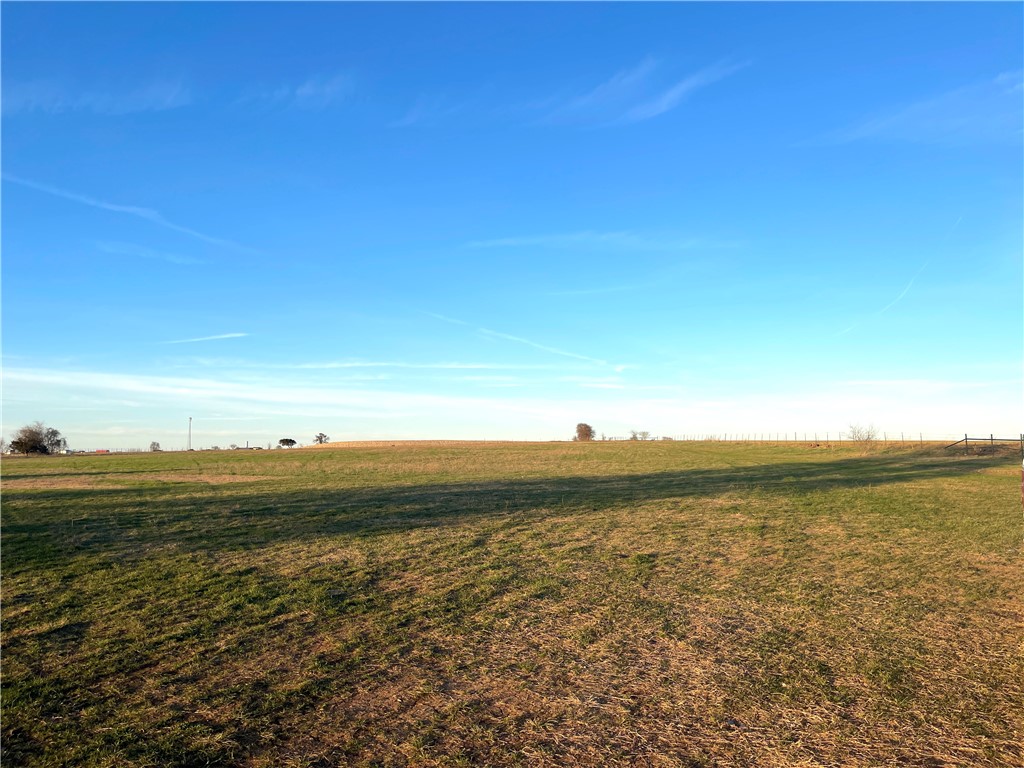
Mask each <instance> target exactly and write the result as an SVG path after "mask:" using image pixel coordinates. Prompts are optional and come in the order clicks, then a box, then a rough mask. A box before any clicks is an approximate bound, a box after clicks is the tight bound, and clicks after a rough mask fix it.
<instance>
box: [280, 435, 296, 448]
mask: <svg viewBox="0 0 1024 768" xmlns="http://www.w3.org/2000/svg"><path fill="white" fill-rule="evenodd" d="M277 444H278V445H280V446H281V447H282V448H291V447H292V446H293V445H295V444H296V443H295V441H294V440H292V439H291V438H290V437H282V438H281V439H280V440H278V441H277Z"/></svg>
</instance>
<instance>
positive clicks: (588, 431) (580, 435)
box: [573, 421, 594, 443]
mask: <svg viewBox="0 0 1024 768" xmlns="http://www.w3.org/2000/svg"><path fill="white" fill-rule="evenodd" d="M593 439H594V428H593V427H592V426H590V425H589V424H584V423H583V422H582V421H581V422H580V423H579V424H577V425H576V436H575V437H574V438H573V440H578V441H580V442H581V443H589V442H590V441H591V440H593Z"/></svg>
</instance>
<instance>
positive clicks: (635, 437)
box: [629, 429, 640, 440]
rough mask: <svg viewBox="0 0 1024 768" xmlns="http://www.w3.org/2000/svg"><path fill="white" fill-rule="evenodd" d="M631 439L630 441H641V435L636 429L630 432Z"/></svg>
mask: <svg viewBox="0 0 1024 768" xmlns="http://www.w3.org/2000/svg"><path fill="white" fill-rule="evenodd" d="M629 439H630V440H639V439H640V433H639V432H637V431H636V430H635V429H631V430H629Z"/></svg>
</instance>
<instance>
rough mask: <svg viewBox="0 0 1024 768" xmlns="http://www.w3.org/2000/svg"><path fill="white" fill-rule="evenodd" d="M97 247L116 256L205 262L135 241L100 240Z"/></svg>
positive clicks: (169, 261)
mask: <svg viewBox="0 0 1024 768" xmlns="http://www.w3.org/2000/svg"><path fill="white" fill-rule="evenodd" d="M96 247H97V248H98V249H99V250H100V251H102V252H103V253H110V254H113V255H115V256H130V257H132V258H138V259H148V260H152V261H166V262H167V263H169V264H202V263H204V262H203V261H202V260H201V259H197V258H194V257H192V256H180V255H178V254H176V253H166V252H164V251H156V250H153V249H152V248H147V247H145V246H143V245H136V244H135V243H116V242H115V243H110V242H98V243H96Z"/></svg>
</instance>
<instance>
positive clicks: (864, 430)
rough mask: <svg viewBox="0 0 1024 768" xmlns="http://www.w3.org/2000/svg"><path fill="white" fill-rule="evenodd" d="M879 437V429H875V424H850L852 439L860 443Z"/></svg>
mask: <svg viewBox="0 0 1024 768" xmlns="http://www.w3.org/2000/svg"><path fill="white" fill-rule="evenodd" d="M876 437H878V430H876V429H875V425H874V424H869V425H868V426H866V427H862V426H861V425H860V424H851V425H850V439H851V440H855V441H857V442H859V443H870V442H871V441H872V440H874V439H875V438H876Z"/></svg>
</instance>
